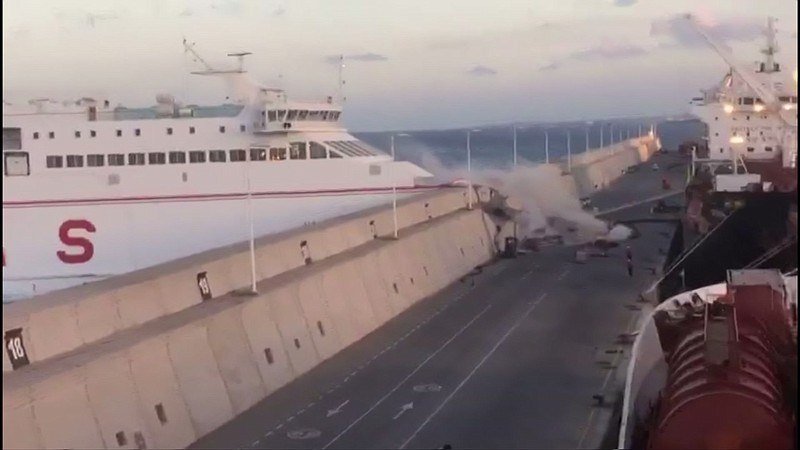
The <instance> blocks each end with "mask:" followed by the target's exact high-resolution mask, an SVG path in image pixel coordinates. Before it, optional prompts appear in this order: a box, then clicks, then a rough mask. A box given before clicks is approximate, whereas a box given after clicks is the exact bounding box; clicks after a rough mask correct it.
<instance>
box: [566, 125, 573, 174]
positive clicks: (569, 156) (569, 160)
mask: <svg viewBox="0 0 800 450" xmlns="http://www.w3.org/2000/svg"><path fill="white" fill-rule="evenodd" d="M570 131H572V130H570V129H569V128H567V173H571V172H572V141H571V139H570V136H571V133H570Z"/></svg>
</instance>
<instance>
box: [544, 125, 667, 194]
mask: <svg viewBox="0 0 800 450" xmlns="http://www.w3.org/2000/svg"><path fill="white" fill-rule="evenodd" d="M660 146H661V143H660V141H659V140H658V138H654V137H649V136H645V137H641V138H636V139H630V140H628V141H624V142H621V143H618V144H615V145H612V146H610V147H606V148H603V149H599V150H591V151H589V152H586V153H580V154H578V155H574V156H573V157H572V164H570V166H571V167H568V165H567V163H566V162H564V161H562V162H560V163H559V166H560V168H561V169H562V171H564V172H567V170H568V169H569V172H570V176H569V177H565V179H564V181H565V183H567V189H569V191H570V192H572V193H573V194H574V195H575V196H577V197H585V196H587V195H589V194H591V193H592V192H596V191H598V190H602V189H604V188H605V187H607V186H608V185H609V184H611V183H613V182H614V181H615V180H617V179H618V178H619V177H621V176H622V175H624V174H625V170H626V169H627V168H628V167H630V166H634V165H637V164H640V163H643V162H646V161H648V160H649V159H650V158H651V157H652V156H653V154H655V152H656V151H657V150H658V149H659V147H660Z"/></svg>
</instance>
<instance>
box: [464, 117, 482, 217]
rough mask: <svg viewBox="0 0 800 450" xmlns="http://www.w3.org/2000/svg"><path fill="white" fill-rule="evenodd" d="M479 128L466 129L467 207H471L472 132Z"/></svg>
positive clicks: (477, 131)
mask: <svg viewBox="0 0 800 450" xmlns="http://www.w3.org/2000/svg"><path fill="white" fill-rule="evenodd" d="M480 131H481V130H477V129H476V130H467V209H472V133H479V132H480Z"/></svg>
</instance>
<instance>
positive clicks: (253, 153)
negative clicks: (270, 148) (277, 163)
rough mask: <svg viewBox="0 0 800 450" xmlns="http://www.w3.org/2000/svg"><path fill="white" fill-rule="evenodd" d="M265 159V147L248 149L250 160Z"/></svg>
mask: <svg viewBox="0 0 800 450" xmlns="http://www.w3.org/2000/svg"><path fill="white" fill-rule="evenodd" d="M266 160H267V149H265V148H251V149H250V161H266Z"/></svg>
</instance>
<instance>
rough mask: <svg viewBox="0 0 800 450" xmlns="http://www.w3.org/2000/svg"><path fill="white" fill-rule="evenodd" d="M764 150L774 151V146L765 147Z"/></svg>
mask: <svg viewBox="0 0 800 450" xmlns="http://www.w3.org/2000/svg"><path fill="white" fill-rule="evenodd" d="M764 151H767V152H771V151H772V147H764Z"/></svg>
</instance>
